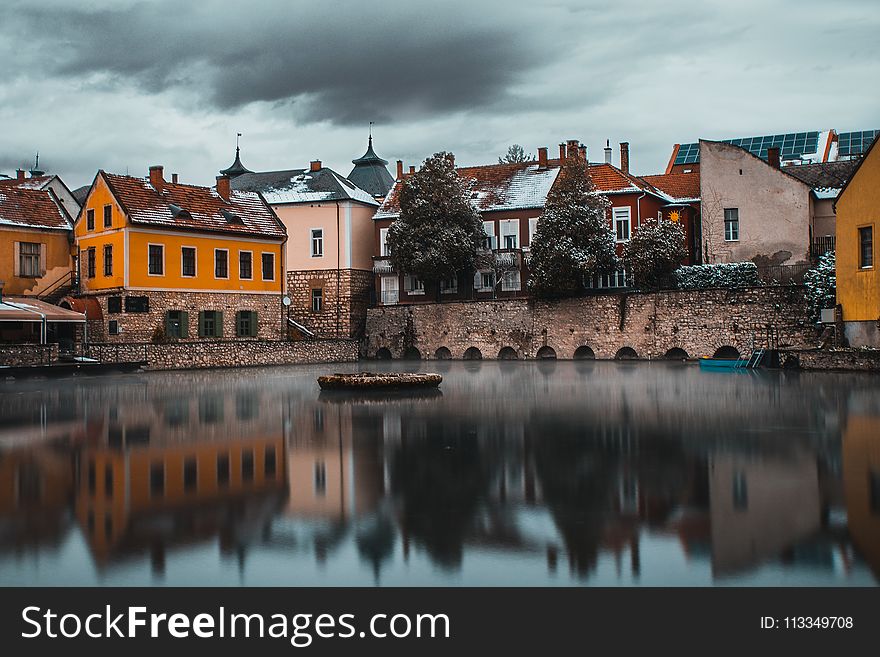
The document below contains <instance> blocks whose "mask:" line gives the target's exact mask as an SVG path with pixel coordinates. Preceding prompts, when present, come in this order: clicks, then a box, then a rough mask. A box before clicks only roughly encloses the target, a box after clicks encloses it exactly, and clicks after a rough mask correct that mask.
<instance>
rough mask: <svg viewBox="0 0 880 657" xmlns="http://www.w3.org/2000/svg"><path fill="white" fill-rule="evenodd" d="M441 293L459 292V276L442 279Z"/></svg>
mask: <svg viewBox="0 0 880 657" xmlns="http://www.w3.org/2000/svg"><path fill="white" fill-rule="evenodd" d="M440 293H441V294H457V293H458V278H457V277H455V278H447V279H444V280H442V281H440Z"/></svg>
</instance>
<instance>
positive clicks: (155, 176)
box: [150, 165, 165, 194]
mask: <svg viewBox="0 0 880 657" xmlns="http://www.w3.org/2000/svg"><path fill="white" fill-rule="evenodd" d="M162 171H163V167H162V166H161V165H156V166H152V167H150V184H151V185H152V186H153V189H155V190H156V191H157V192H159V193H160V194H161V193H162V192H163V191H164V190H165V178H164V177H163V176H162Z"/></svg>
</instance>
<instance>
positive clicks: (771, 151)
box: [767, 146, 779, 169]
mask: <svg viewBox="0 0 880 657" xmlns="http://www.w3.org/2000/svg"><path fill="white" fill-rule="evenodd" d="M767 164H769V165H770V166H771V167H773V168H774V169H778V168H779V146H771V147H770V148H768V149H767Z"/></svg>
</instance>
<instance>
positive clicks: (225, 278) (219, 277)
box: [214, 249, 229, 281]
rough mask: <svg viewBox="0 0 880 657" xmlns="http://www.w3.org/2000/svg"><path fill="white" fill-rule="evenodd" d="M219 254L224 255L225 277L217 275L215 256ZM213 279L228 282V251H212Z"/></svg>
mask: <svg viewBox="0 0 880 657" xmlns="http://www.w3.org/2000/svg"><path fill="white" fill-rule="evenodd" d="M220 252H223V253H225V254H226V276H218V275H217V254H218V253H220ZM214 278H215V279H217V280H220V281H228V280H229V249H214Z"/></svg>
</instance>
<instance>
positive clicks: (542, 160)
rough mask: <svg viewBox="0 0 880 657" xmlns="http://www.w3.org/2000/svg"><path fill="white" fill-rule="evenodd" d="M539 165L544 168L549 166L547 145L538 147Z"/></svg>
mask: <svg viewBox="0 0 880 657" xmlns="http://www.w3.org/2000/svg"><path fill="white" fill-rule="evenodd" d="M538 166H539V167H541V168H542V169H546V168H547V147H546V146H541V148H539V149H538Z"/></svg>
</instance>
